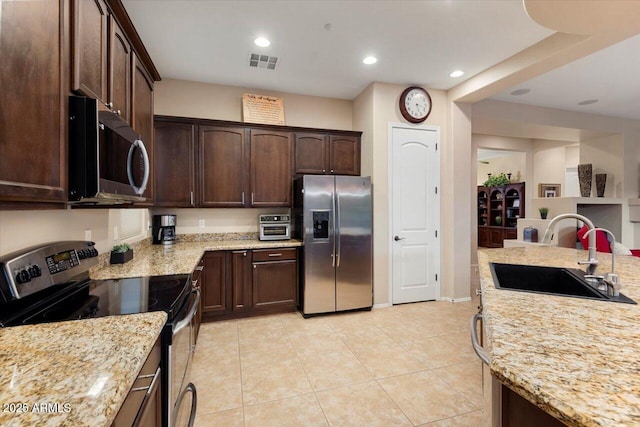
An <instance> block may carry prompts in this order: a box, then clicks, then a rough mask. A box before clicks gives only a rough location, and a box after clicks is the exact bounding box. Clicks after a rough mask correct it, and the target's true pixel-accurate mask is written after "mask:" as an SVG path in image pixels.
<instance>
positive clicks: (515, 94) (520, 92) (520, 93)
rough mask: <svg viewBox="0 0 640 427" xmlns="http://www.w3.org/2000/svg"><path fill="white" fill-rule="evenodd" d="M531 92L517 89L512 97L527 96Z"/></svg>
mask: <svg viewBox="0 0 640 427" xmlns="http://www.w3.org/2000/svg"><path fill="white" fill-rule="evenodd" d="M529 92H531V89H516V90H514V91H513V92H511V95H513V96H518V95H525V94H527V93H529Z"/></svg>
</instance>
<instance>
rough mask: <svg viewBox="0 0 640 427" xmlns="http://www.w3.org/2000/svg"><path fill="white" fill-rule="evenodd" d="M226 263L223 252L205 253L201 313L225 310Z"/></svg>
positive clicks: (201, 278)
mask: <svg viewBox="0 0 640 427" xmlns="http://www.w3.org/2000/svg"><path fill="white" fill-rule="evenodd" d="M226 278H227V261H226V253H225V252H207V253H206V254H205V255H204V270H203V271H202V276H201V277H200V280H202V288H201V289H202V295H201V299H200V301H201V303H200V306H201V308H202V312H203V313H207V312H224V311H226V310H227V292H226V290H227V283H226Z"/></svg>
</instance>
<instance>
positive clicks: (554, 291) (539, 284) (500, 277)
mask: <svg viewBox="0 0 640 427" xmlns="http://www.w3.org/2000/svg"><path fill="white" fill-rule="evenodd" d="M490 267H491V274H492V275H493V282H494V284H495V286H496V288H497V289H509V290H514V291H524V292H535V293H541V294H551V295H561V296H568V297H576V298H588V299H597V300H601V301H610V302H622V303H627V304H636V302H635V301H633V300H632V299H630V298H629V297H627V296H625V295H622V294H620V295H619V296H609V295H607V294H606V293H605V292H602V291H599V290H598V289H597V282H595V283H593V284H592V283H590V282H589V281H588V280H587V279H585V278H584V274H585V273H584V272H583V271H582V270H578V269H574V268H558V267H539V266H534V265H518V264H499V263H494V262H492V263H490Z"/></svg>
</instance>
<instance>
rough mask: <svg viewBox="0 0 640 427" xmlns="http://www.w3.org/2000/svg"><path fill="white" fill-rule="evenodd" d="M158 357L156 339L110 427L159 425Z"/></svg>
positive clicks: (160, 388) (159, 389)
mask: <svg viewBox="0 0 640 427" xmlns="http://www.w3.org/2000/svg"><path fill="white" fill-rule="evenodd" d="M160 357H161V356H160V338H158V339H157V340H156V343H155V344H154V346H153V348H152V349H151V352H150V353H149V356H148V357H147V361H146V362H144V365H143V366H142V369H141V370H140V373H139V374H138V378H136V380H135V382H134V383H133V386H132V387H131V390H130V391H129V394H128V395H127V397H126V399H125V401H124V403H123V404H122V406H121V407H120V410H119V411H118V414H117V415H116V418H115V420H114V421H113V424H111V427H131V426H135V427H155V426H159V425H161V423H162V420H161V418H162V386H161V382H162V380H161V378H160Z"/></svg>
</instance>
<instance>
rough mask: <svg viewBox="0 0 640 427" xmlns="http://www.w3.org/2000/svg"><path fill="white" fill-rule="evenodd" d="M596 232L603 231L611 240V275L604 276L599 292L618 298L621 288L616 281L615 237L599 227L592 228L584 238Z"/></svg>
mask: <svg viewBox="0 0 640 427" xmlns="http://www.w3.org/2000/svg"><path fill="white" fill-rule="evenodd" d="M598 231H603V232H605V233H607V234H608V235H609V236H611V239H612V243H611V273H607V274H605V275H604V278H603V279H604V280H603V287H602V288H600V287H599V289H600V290H601V291H607V294H608V295H609V296H616V297H617V296H619V295H620V288H621V287H622V286H621V285H620V281H619V280H618V275H617V274H616V250H615V246H616V236H615V235H614V234H613V233H612V232H611V231H609V230H607V229H606V228H599V227H595V228H592V229H591V230H589V231H587V232H586V233H584V235H585V236H589V237H591V233H592V232H593V234H594V235H595V234H596V233H597V232H598Z"/></svg>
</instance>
